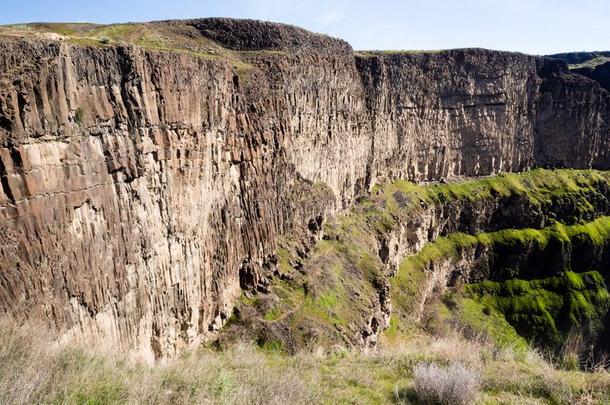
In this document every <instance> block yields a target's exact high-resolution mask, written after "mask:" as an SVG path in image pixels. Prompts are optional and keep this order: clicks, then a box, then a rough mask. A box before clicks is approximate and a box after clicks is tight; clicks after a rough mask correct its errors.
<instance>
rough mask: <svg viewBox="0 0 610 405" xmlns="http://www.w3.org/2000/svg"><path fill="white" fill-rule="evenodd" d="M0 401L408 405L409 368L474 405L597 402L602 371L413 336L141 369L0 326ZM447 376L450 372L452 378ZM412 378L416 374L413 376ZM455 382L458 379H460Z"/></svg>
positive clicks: (204, 356) (605, 392)
mask: <svg viewBox="0 0 610 405" xmlns="http://www.w3.org/2000/svg"><path fill="white" fill-rule="evenodd" d="M0 326H1V327H0V363H1V364H2V367H0V403H2V404H23V403H57V404H62V403H66V404H72V403H88V404H107V403H152V404H165V403H172V404H174V403H175V404H187V403H189V404H190V403H214V404H216V403H218V404H233V403H240V404H241V403H243V404H260V403H266V404H267V403H268V404H286V403H290V404H310V403H329V404H330V403H367V404H368V403H372V404H384V403H412V402H416V401H417V394H416V390H417V387H418V383H417V378H416V376H415V374H414V370H416V368H417V366H418V365H419V364H422V363H425V364H430V366H428V367H437V368H438V369H439V370H443V369H444V368H446V367H449V366H451V365H452V364H462V365H463V367H464V369H468V370H472V373H473V374H476V375H478V376H480V388H481V392H480V393H479V394H478V395H477V396H476V398H475V402H476V403H543V404H544V403H581V404H587V403H604V401H609V400H610V377H609V375H608V373H607V372H600V371H598V372H595V373H583V372H575V371H559V370H557V369H555V368H554V367H552V366H551V365H550V364H549V363H548V362H546V361H545V360H544V359H543V358H542V357H541V356H539V355H537V354H536V353H534V352H531V353H529V354H528V355H527V356H525V357H524V356H522V355H521V356H515V355H514V354H513V353H511V352H510V350H503V351H500V350H498V349H497V348H494V347H493V346H491V345H489V344H487V343H480V342H475V341H466V340H464V339H463V338H461V337H460V336H457V335H455V336H448V337H444V338H431V337H430V336H425V335H421V336H413V337H412V338H410V339H407V340H403V341H401V342H400V343H399V344H395V345H392V346H385V347H382V348H380V349H379V350H377V351H371V352H356V351H339V352H335V353H323V352H322V351H317V352H308V353H299V354H297V355H295V356H286V355H283V354H279V353H274V352H268V351H265V350H261V349H259V348H257V347H256V346H254V345H252V344H237V345H235V346H233V347H231V348H230V349H228V350H227V351H224V352H216V351H212V350H207V349H203V348H202V349H198V350H193V351H192V352H190V353H188V354H185V355H184V356H182V357H180V358H178V359H175V360H173V361H171V362H169V363H168V364H165V365H161V364H159V365H154V366H148V365H143V364H138V363H132V362H129V361H126V360H124V359H123V358H122V357H121V356H120V354H106V355H101V354H99V353H98V354H96V353H91V352H89V351H87V350H84V349H79V348H57V349H53V348H52V346H50V345H49V344H48V340H47V339H48V338H49V337H48V335H45V334H44V333H42V332H41V330H42V329H40V328H28V329H26V328H19V327H15V326H14V325H11V324H8V323H6V322H5V323H3V324H2V325H0ZM454 371H455V370H454ZM415 373H417V371H415ZM462 381H463V379H462Z"/></svg>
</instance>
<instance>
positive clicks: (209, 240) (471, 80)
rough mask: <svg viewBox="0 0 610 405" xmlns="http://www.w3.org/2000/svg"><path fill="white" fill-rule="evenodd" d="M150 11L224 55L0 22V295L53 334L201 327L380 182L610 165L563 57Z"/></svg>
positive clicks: (106, 337)
mask: <svg viewBox="0 0 610 405" xmlns="http://www.w3.org/2000/svg"><path fill="white" fill-rule="evenodd" d="M155 24H157V25H159V24H160V25H163V24H168V26H171V27H175V26H185V27H188V29H189V31H188V32H189V35H190V37H189V38H191V37H197V36H198V35H200V36H201V38H205V39H206V40H212V41H216V42H217V43H218V44H220V45H221V46H223V47H225V48H227V49H228V51H227V53H226V54H223V55H221V56H218V55H216V54H214V55H207V54H203V55H202V54H200V53H197V52H191V51H181V52H172V51H171V50H170V51H159V50H153V49H147V48H146V47H139V46H134V45H119V44H115V45H99V44H98V45H78V44H75V43H73V42H71V41H67V40H65V41H61V40H50V39H42V38H34V37H28V36H27V35H26V36H19V35H8V34H7V35H4V34H3V35H2V36H1V37H0V38H1V40H0V146H1V148H0V180H1V183H2V188H1V190H2V191H1V192H0V310H1V311H2V312H5V313H8V314H11V315H14V316H17V317H20V318H27V319H33V318H42V319H44V320H46V321H47V322H48V323H49V325H50V326H52V327H54V328H56V329H57V330H58V331H59V332H60V333H61V335H62V336H63V338H65V339H68V340H69V339H76V340H82V341H87V342H89V343H91V344H93V343H96V344H100V345H102V344H108V345H113V346H115V347H121V348H128V349H134V352H136V353H138V354H141V355H143V356H145V357H146V358H154V357H163V356H167V355H173V354H175V353H177V352H178V351H179V350H180V348H181V347H184V346H186V345H190V344H193V343H196V342H198V341H200V340H201V339H205V338H206V337H207V336H209V335H211V334H214V332H215V331H216V330H217V329H218V328H220V327H221V326H222V325H223V324H224V323H225V321H226V319H227V318H228V317H229V315H230V313H231V310H232V307H233V305H234V303H235V300H236V299H237V297H238V296H239V294H240V293H241V287H246V286H249V285H252V284H257V283H258V282H262V280H261V277H262V275H261V274H262V273H261V271H260V269H261V268H264V267H265V266H267V265H268V261H269V258H270V257H272V256H273V253H274V252H275V248H276V242H277V238H278V236H279V235H282V234H285V233H286V232H288V231H290V230H298V229H306V227H307V225H308V224H311V223H312V222H311V221H312V220H314V222H316V221H318V219H320V220H319V221H323V220H324V218H326V217H327V216H330V215H333V214H334V213H336V212H337V211H338V210H341V209H344V208H346V207H349V206H350V205H351V204H352V202H353V201H354V198H355V197H356V196H357V195H359V194H362V193H366V192H367V191H368V189H369V187H370V186H371V185H373V184H374V183H376V182H378V181H380V180H383V179H393V178H408V179H411V180H439V179H444V178H450V177H454V176H457V175H464V176H475V175H487V174H492V173H497V172H500V171H517V170H522V169H526V168H530V167H533V166H537V165H558V166H574V167H600V168H606V167H608V165H609V164H610V161H609V160H608V159H609V157H608V153H609V152H608V150H610V148H608V138H609V133H608V131H609V130H608V122H609V120H608V114H609V108H608V92H606V91H605V90H603V89H601V88H600V87H599V85H598V84H597V83H596V82H595V81H593V80H590V79H588V78H585V77H583V76H580V75H573V74H570V73H568V71H567V70H566V69H565V66H564V65H562V64H558V65H552V66H550V65H549V63H550V62H548V61H546V60H541V59H537V58H535V57H530V56H526V55H520V54H510V53H503V52H493V51H486V50H456V51H447V52H441V53H436V54H417V55H413V54H400V55H376V54H359V55H357V56H354V54H353V52H352V50H351V48H350V47H349V45H348V44H346V43H345V42H343V41H340V40H335V39H332V38H328V37H325V36H320V35H316V34H311V33H308V32H306V31H304V30H301V29H297V28H294V27H289V26H284V25H278V24H270V23H260V22H253V21H234V20H225V19H208V20H193V21H185V22H160V23H155ZM227 55H229V56H227ZM240 281H241V284H242V285H241V287H240Z"/></svg>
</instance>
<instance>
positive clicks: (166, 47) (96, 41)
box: [0, 23, 253, 82]
mask: <svg viewBox="0 0 610 405" xmlns="http://www.w3.org/2000/svg"><path fill="white" fill-rule="evenodd" d="M2 32H8V33H19V34H22V35H28V34H38V35H40V34H49V33H50V34H57V35H61V36H62V37H64V38H63V39H64V40H65V41H67V42H69V43H71V44H74V45H77V46H86V47H96V48H99V47H105V46H111V45H124V44H133V45H136V46H139V47H141V48H143V49H147V50H152V51H160V52H172V53H180V54H188V55H191V56H194V57H197V58H199V59H205V60H216V61H223V62H227V63H228V64H229V65H231V66H232V67H233V68H234V69H235V70H236V73H237V74H238V75H239V76H240V78H241V79H242V82H243V81H246V80H248V78H249V72H250V70H251V69H252V68H253V66H252V65H251V64H250V63H249V62H248V61H247V58H246V57H245V56H244V55H242V54H240V53H239V52H234V51H231V50H228V49H226V48H223V47H222V46H220V45H219V44H217V43H215V42H214V41H212V40H210V39H208V38H206V37H204V36H203V35H201V34H200V33H199V32H198V31H197V29H195V28H194V27H189V26H186V25H185V26H172V25H171V24H163V23H126V24H111V25H99V24H87V23H83V24H78V23H35V24H19V25H7V26H1V27H0V33H2Z"/></svg>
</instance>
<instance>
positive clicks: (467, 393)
mask: <svg viewBox="0 0 610 405" xmlns="http://www.w3.org/2000/svg"><path fill="white" fill-rule="evenodd" d="M413 372H414V376H415V379H414V388H415V393H416V394H417V397H418V398H419V399H420V400H421V401H422V402H424V403H428V404H443V405H465V404H469V403H471V402H472V401H473V400H474V398H475V396H476V395H477V393H478V391H479V377H478V375H477V374H476V373H475V372H474V371H472V370H470V369H467V368H466V367H464V366H462V365H461V364H459V363H453V364H452V365H451V366H449V367H444V368H443V367H439V366H437V365H436V364H433V363H421V364H418V365H417V366H416V367H415V368H414V370H413Z"/></svg>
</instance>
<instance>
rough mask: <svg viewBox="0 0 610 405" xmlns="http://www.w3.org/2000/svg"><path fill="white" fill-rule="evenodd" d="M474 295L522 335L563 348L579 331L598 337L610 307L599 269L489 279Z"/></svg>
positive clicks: (472, 288) (473, 288) (472, 291)
mask: <svg viewBox="0 0 610 405" xmlns="http://www.w3.org/2000/svg"><path fill="white" fill-rule="evenodd" d="M467 291H468V293H469V294H470V295H471V296H473V297H476V298H477V299H478V301H479V302H480V303H481V304H482V305H483V306H484V307H485V308H486V309H487V310H488V312H490V313H494V312H498V313H500V314H502V315H503V316H504V317H505V318H506V320H507V321H508V322H509V323H510V324H511V325H513V326H514V328H515V329H516V330H517V332H519V334H520V335H521V336H525V337H526V338H528V339H529V340H531V341H533V342H536V343H538V344H541V345H544V346H546V347H551V348H554V349H556V350H559V349H561V347H562V344H563V343H564V342H565V341H566V338H567V336H568V334H570V333H573V332H574V331H575V330H577V331H579V332H580V333H582V334H584V335H585V336H589V337H591V336H595V335H596V334H597V333H598V332H599V331H600V330H601V329H602V327H603V319H604V317H605V316H606V313H607V312H608V309H609V308H610V294H609V293H608V290H607V289H606V285H605V282H604V279H603V277H602V276H601V275H600V274H599V273H598V272H595V271H593V272H586V273H574V272H565V273H563V274H561V275H559V276H556V277H548V278H545V279H540V280H519V279H512V280H506V281H502V282H493V281H483V282H481V283H478V284H473V285H469V286H467Z"/></svg>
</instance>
